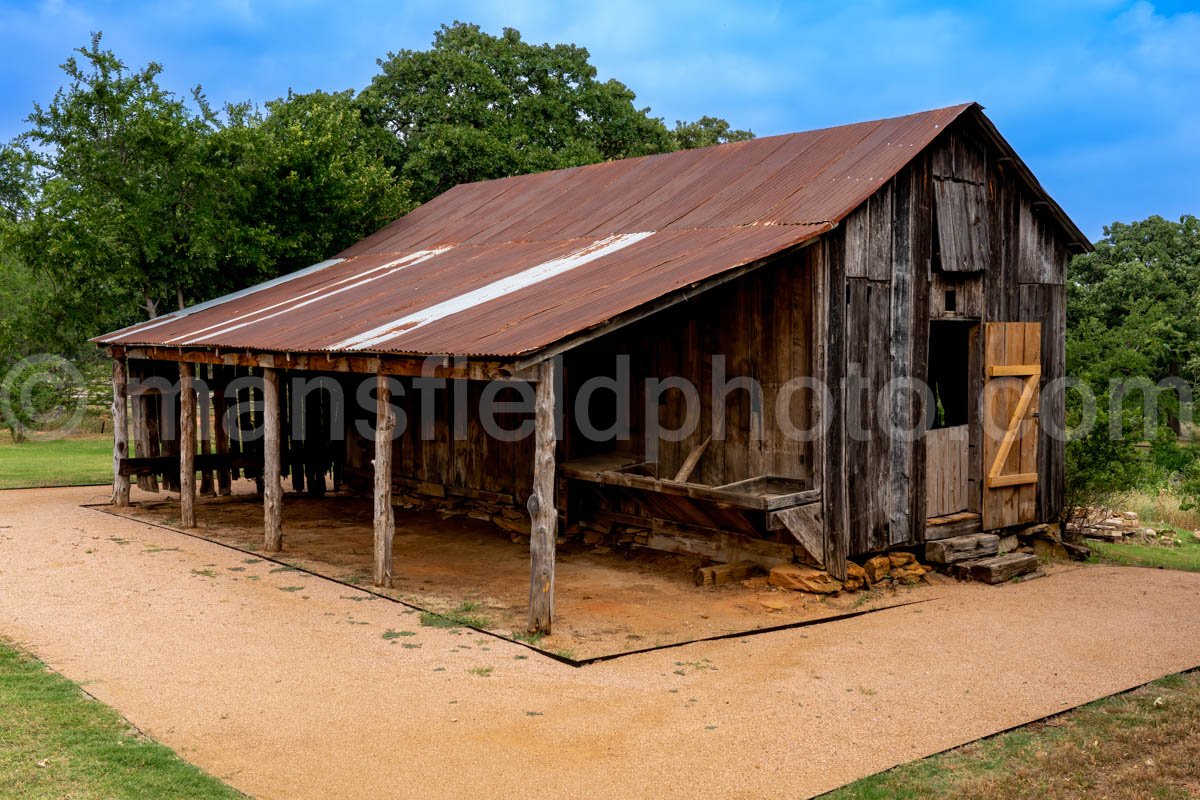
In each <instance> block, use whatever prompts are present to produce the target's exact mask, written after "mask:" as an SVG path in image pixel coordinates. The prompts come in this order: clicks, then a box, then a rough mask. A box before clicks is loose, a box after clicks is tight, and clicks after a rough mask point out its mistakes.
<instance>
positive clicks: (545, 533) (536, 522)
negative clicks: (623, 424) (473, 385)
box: [528, 360, 558, 634]
mask: <svg viewBox="0 0 1200 800" xmlns="http://www.w3.org/2000/svg"><path fill="white" fill-rule="evenodd" d="M554 401H555V398H554V361H553V360H551V361H546V362H543V363H542V364H541V365H539V366H538V378H537V385H536V391H535V401H534V415H535V420H534V436H535V438H534V451H533V452H534V455H533V494H531V495H530V496H529V503H528V507H529V516H530V519H531V522H532V531H531V535H530V538H529V566H530V574H529V630H530V632H531V633H546V634H549V633H550V627H551V623H552V621H553V619H554V556H555V547H556V542H557V539H558V530H557V528H558V509H557V507H556V505H555V501H554V478H555V471H556V469H555V467H556V464H555V455H554V450H555V444H556V439H557V436H556V434H555V429H554V416H555V402H554Z"/></svg>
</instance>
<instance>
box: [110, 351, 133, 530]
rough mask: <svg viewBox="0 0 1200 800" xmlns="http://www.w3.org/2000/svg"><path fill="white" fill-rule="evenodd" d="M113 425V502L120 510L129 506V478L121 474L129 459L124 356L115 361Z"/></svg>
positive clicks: (127, 393) (126, 383) (127, 386)
mask: <svg viewBox="0 0 1200 800" xmlns="http://www.w3.org/2000/svg"><path fill="white" fill-rule="evenodd" d="M112 387H113V399H112V423H113V493H112V502H113V505H114V506H117V507H118V508H125V507H126V506H128V505H129V476H128V475H122V474H121V461H122V460H123V459H126V458H128V457H129V418H128V417H127V416H126V414H127V411H126V408H127V407H128V403H127V399H128V396H129V385H128V380H127V378H126V374H125V358H124V356H121V357H118V358H114V359H113V370H112Z"/></svg>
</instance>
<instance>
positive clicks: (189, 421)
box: [179, 361, 196, 528]
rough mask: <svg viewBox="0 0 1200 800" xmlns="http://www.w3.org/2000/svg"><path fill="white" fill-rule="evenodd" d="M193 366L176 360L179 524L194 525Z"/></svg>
mask: <svg viewBox="0 0 1200 800" xmlns="http://www.w3.org/2000/svg"><path fill="white" fill-rule="evenodd" d="M194 369H195V367H194V366H193V365H192V364H188V363H186V362H184V361H180V362H179V525H180V527H182V528H194V527H196V392H195V391H194V389H193V387H192V371H193V370H194Z"/></svg>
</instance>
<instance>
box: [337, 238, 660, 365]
mask: <svg viewBox="0 0 1200 800" xmlns="http://www.w3.org/2000/svg"><path fill="white" fill-rule="evenodd" d="M653 235H654V231H643V232H640V233H619V234H615V235H613V236H609V237H607V238H605V239H600V240H598V241H595V242H592V243H591V244H589V245H587V246H586V247H581V248H580V249H578V250H575V251H574V252H572V253H568V254H567V255H565V256H559V257H558V258H554V259H551V260H550V261H544V262H542V263H541V264H538V265H537V266H534V267H530V268H529V269H527V270H523V271H522V272H518V273H516V274H515V275H509V276H508V277H506V278H501V279H499V280H497V281H493V282H492V283H489V284H485V285H483V286H480V287H479V288H478V289H472V290H471V291H469V292H466V293H464V294H460V295H458V296H457V297H452V298H450V299H449V300H443V301H442V302H440V303H436V304H434V305H432V306H429V307H428V308H424V309H421V310H420V311H414V312H413V313H411V314H407V315H405V316H403V317H401V318H400V319H397V320H394V321H392V322H388V323H386V324H384V325H380V326H378V327H376V328H372V329H371V330H369V331H366V332H365V333H360V334H358V335H356V336H352V337H350V338H349V339H346V340H344V341H341V342H338V343H337V344H335V345H333V346H332V347H331V348H330V349H332V350H364V349H369V348H372V347H374V346H376V345H378V344H380V343H381V342H385V341H387V340H388V339H394V338H395V337H397V336H399V335H400V334H402V333H406V332H408V331H412V330H416V329H417V328H420V327H422V326H424V325H428V324H429V323H431V322H435V321H437V320H440V319H443V318H445V317H448V316H450V315H451V314H457V313H459V312H460V311H466V310H467V309H469V308H473V307H474V306H478V305H482V304H483V303H487V302H489V301H491V300H495V299H497V298H500V297H503V296H505V295H507V294H510V293H512V292H515V291H517V290H518V289H525V288H527V287H529V286H533V285H534V284H537V283H541V282H542V281H545V280H548V279H550V278H553V277H555V276H557V275H562V274H563V273H566V272H570V271H571V270H573V269H575V268H577V267H581V266H583V265H584V264H587V263H588V262H589V261H595V260H596V259H598V258H603V257H604V256H606V255H608V254H609V253H615V252H617V251H618V250H623V249H625V248H626V247H629V246H630V245H633V244H637V243H638V242H640V241H642V240H643V239H645V238H646V237H648V236H653Z"/></svg>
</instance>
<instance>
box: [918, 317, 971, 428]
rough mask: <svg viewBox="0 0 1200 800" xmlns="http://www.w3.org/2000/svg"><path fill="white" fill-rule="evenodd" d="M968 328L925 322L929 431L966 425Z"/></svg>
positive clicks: (968, 375)
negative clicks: (927, 345)
mask: <svg viewBox="0 0 1200 800" xmlns="http://www.w3.org/2000/svg"><path fill="white" fill-rule="evenodd" d="M971 327H972V326H971V325H970V324H969V323H964V322H958V321H948V320H934V321H933V322H930V323H929V372H928V375H929V390H930V391H931V392H932V394H933V408H932V409H930V419H929V427H930V428H952V427H955V426H958V425H966V424H967V421H968V419H969V416H970V411H969V405H970V404H969V397H970V389H971V347H970V338H971Z"/></svg>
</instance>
